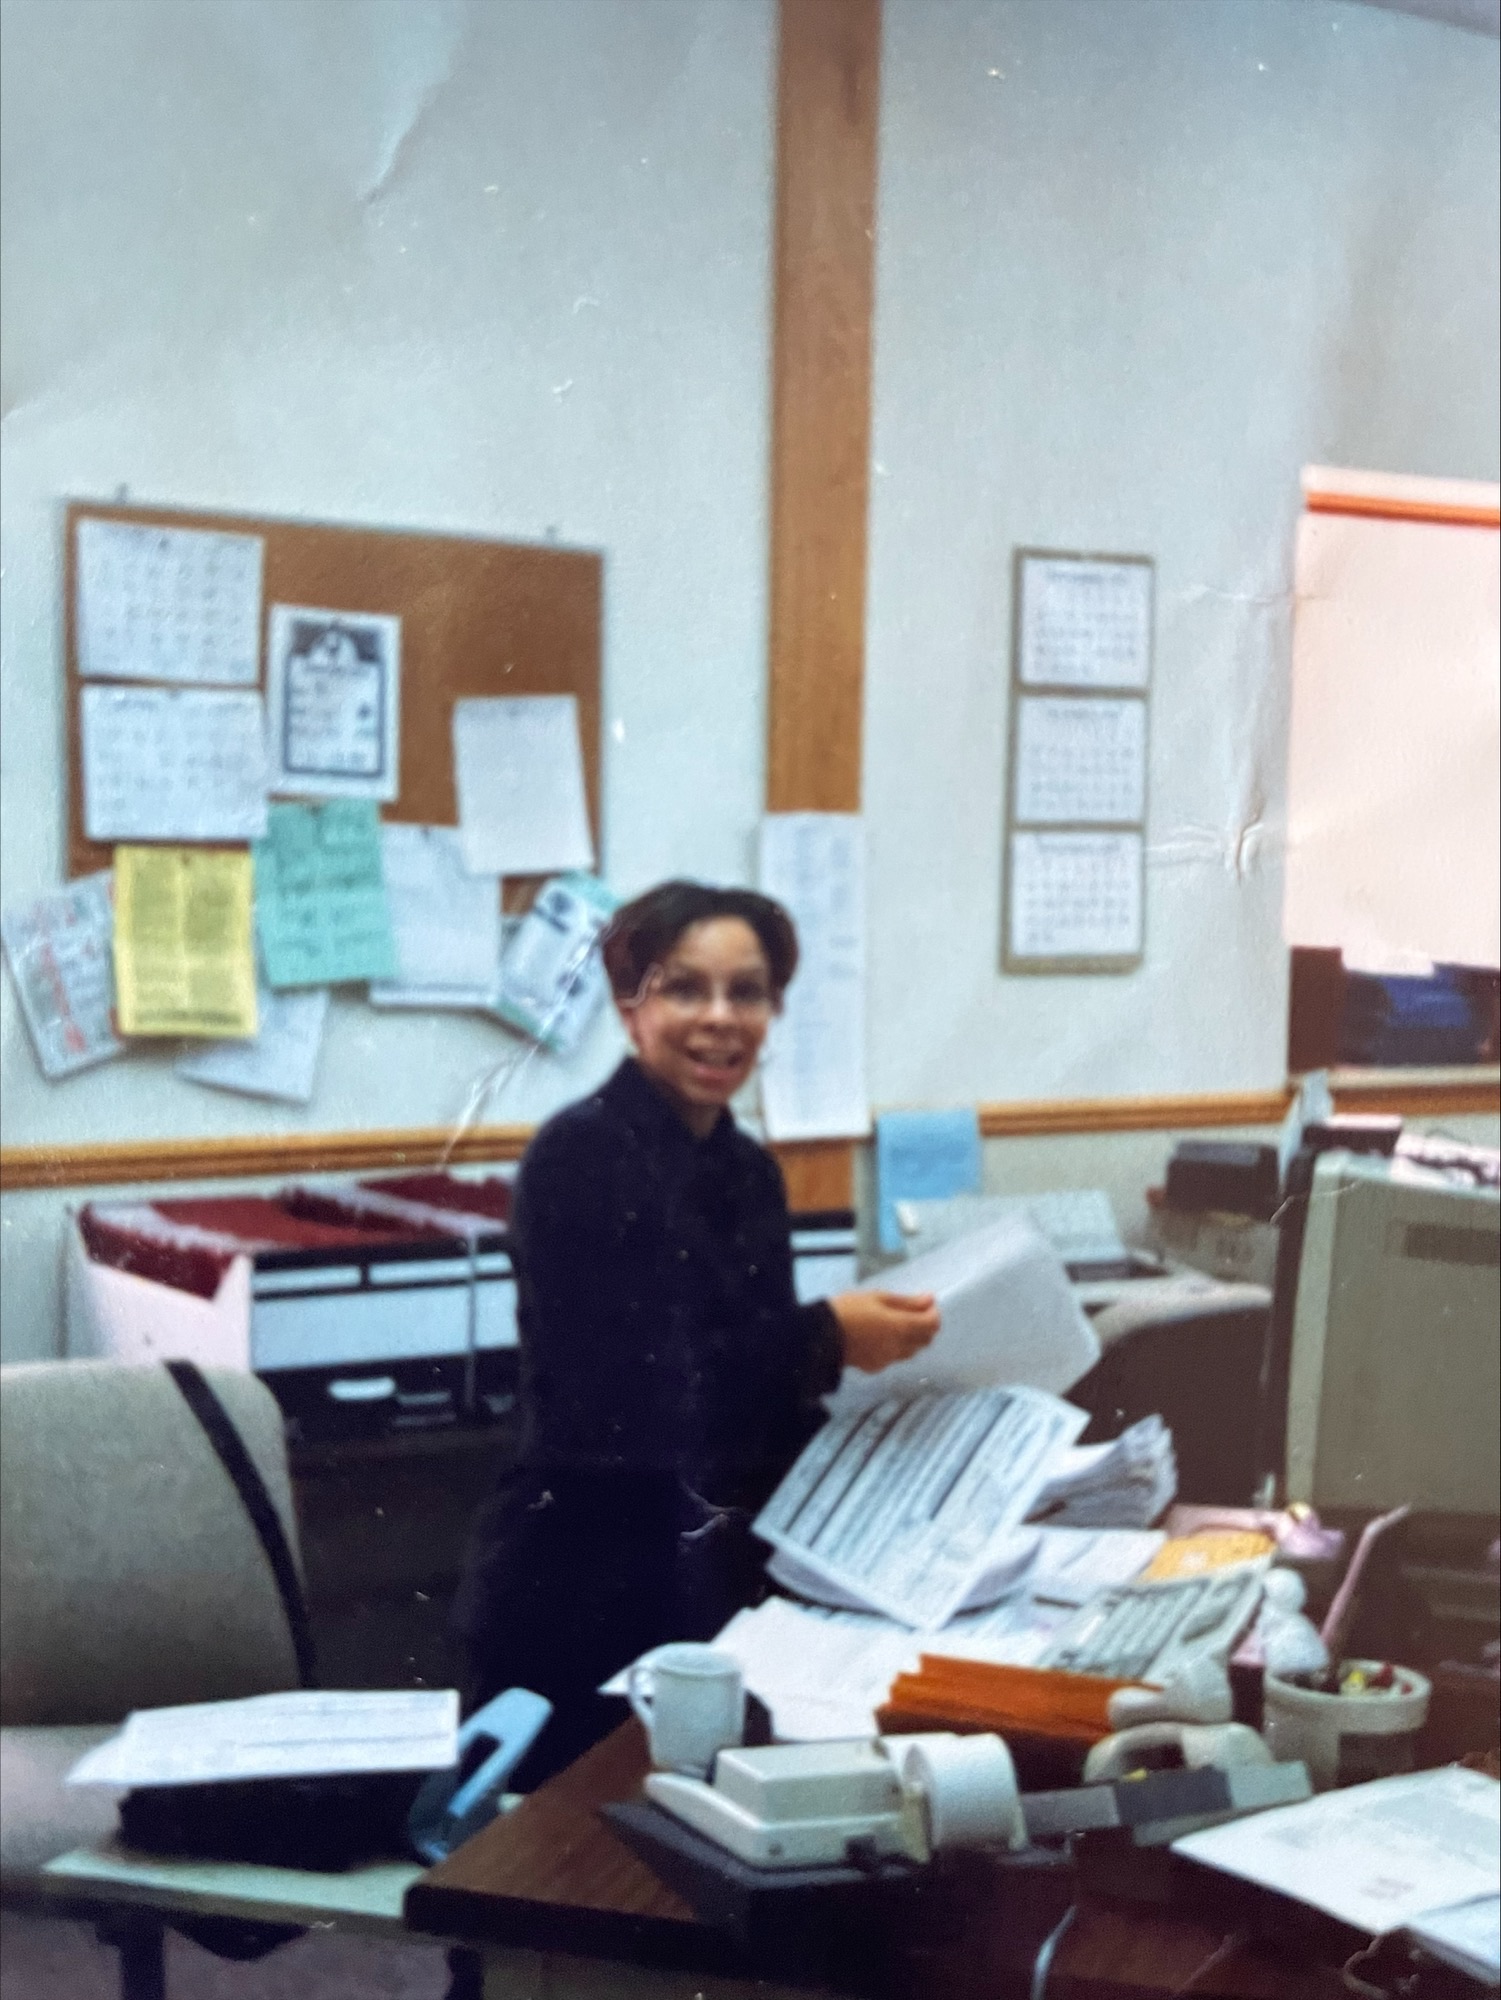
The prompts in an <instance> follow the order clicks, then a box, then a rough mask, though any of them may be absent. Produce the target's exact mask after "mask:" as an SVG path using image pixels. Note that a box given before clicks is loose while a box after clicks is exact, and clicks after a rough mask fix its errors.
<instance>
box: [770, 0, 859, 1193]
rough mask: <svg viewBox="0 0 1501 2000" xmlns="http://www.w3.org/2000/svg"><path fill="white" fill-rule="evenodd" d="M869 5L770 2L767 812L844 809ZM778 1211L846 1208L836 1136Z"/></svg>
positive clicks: (853, 805) (850, 710)
mask: <svg viewBox="0 0 1501 2000" xmlns="http://www.w3.org/2000/svg"><path fill="white" fill-rule="evenodd" d="M880 55H881V5H880V0H781V6H780V21H779V46H778V62H777V186H776V249H775V304H774V318H773V333H772V357H773V358H772V391H771V412H772V419H771V422H772V434H771V552H770V578H769V596H770V614H769V626H770V630H769V660H768V668H767V750H766V809H767V811H768V812H858V811H859V810H860V759H861V725H862V721H863V717H864V709H865V534H866V509H867V501H868V494H869V483H870V355H871V315H872V308H873V301H874V289H875V287H874V272H875V224H876V140H877V124H878V118H879V83H880ZM777 1157H778V1159H779V1160H780V1161H781V1164H782V1171H783V1174H784V1175H785V1177H786V1180H787V1192H788V1196H789V1199H790V1200H791V1202H792V1205H793V1207H794V1208H795V1209H805V1210H807V1209H819V1208H848V1207H852V1206H853V1204H854V1149H853V1147H852V1146H851V1145H850V1144H849V1143H848V1142H847V1141H843V1140H840V1141H832V1140H831V1141H821V1142H819V1143H817V1144H813V1145H802V1146H782V1147H778V1148H777Z"/></svg>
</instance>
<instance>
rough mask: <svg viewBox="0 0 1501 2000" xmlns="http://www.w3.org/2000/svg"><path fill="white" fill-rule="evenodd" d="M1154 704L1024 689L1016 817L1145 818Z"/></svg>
mask: <svg viewBox="0 0 1501 2000" xmlns="http://www.w3.org/2000/svg"><path fill="white" fill-rule="evenodd" d="M1146 807H1147V705H1146V702H1145V701H1144V700H1141V699H1139V698H1132V697H1129V696H1128V697H1125V698H1123V699H1121V700H1114V699H1104V698H1098V697H1087V696H1082V695H1078V696H1069V695H1041V694H1031V695H1023V696H1021V698H1020V699H1019V701H1018V702H1017V714H1016V792H1015V797H1014V800H1013V802H1012V813H1013V816H1014V817H1015V818H1016V819H1017V820H1018V821H1019V822H1024V823H1026V824H1030V825H1034V826H1069V825H1074V826H1118V825H1120V824H1122V823H1123V822H1127V821H1140V820H1142V819H1144V818H1145V817H1146Z"/></svg>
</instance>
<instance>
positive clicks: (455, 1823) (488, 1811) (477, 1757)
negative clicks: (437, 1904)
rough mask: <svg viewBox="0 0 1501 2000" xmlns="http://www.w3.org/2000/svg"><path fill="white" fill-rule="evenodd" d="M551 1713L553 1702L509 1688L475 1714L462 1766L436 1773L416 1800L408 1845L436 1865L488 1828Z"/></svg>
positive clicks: (464, 1732)
mask: <svg viewBox="0 0 1501 2000" xmlns="http://www.w3.org/2000/svg"><path fill="white" fill-rule="evenodd" d="M551 1714H552V1703H551V1702H550V1701H546V1700H544V1699H543V1697H542V1696H541V1695H540V1694H532V1693H531V1692H530V1690H529V1689H527V1688H507V1689H506V1691H505V1693H504V1694H498V1695H496V1697H495V1699H494V1700H493V1701H488V1702H486V1704H485V1706H484V1707H483V1708H480V1709H476V1710H475V1712H474V1714H473V1715H471V1716H470V1718H469V1720H468V1721H467V1722H466V1723H465V1724H464V1725H463V1727H462V1728H461V1729H460V1731H459V1758H458V1762H457V1763H456V1764H455V1765H453V1766H452V1767H451V1769H449V1770H447V1771H434V1772H433V1773H432V1775H431V1776H430V1777H429V1778H427V1779H426V1780H425V1781H424V1783H423V1786H422V1789H421V1790H420V1791H419V1792H418V1794H417V1796H416V1798H415V1799H414V1800H413V1801H412V1807H411V1811H410V1812H409V1813H408V1815H407V1840H408V1842H409V1844H410V1846H411V1848H412V1851H413V1853H415V1854H417V1855H418V1856H419V1857H420V1858H421V1859H422V1860H423V1861H426V1862H427V1863H428V1864H429V1865H430V1866H431V1865H432V1864H433V1863H435V1862H438V1861H441V1860H443V1858H444V1857H445V1856H446V1855H449V1854H451V1853H452V1852H453V1850H454V1849H455V1848H456V1847H459V1846H461V1845H462V1844H463V1842H464V1841H466V1840H468V1838H469V1837H470V1835H471V1834H475V1833H478V1832H479V1830H480V1828H481V1827H482V1826H488V1825H489V1823H490V1821H491V1820H492V1819H494V1817H495V1815H496V1813H498V1812H499V1811H500V1803H501V1799H502V1798H503V1796H504V1794H505V1784H506V1780H507V1778H509V1777H510V1775H511V1773H512V1772H513V1771H514V1770H515V1769H516V1766H517V1765H518V1764H519V1763H520V1762H521V1760H522V1758H523V1757H524V1756H525V1755H526V1753H527V1751H528V1750H530V1749H531V1747H532V1745H533V1743H535V1742H536V1740H537V1737H538V1734H539V1733H540V1731H541V1729H542V1726H543V1724H544V1723H545V1722H546V1721H547V1719H548V1717H549V1716H550V1715H551Z"/></svg>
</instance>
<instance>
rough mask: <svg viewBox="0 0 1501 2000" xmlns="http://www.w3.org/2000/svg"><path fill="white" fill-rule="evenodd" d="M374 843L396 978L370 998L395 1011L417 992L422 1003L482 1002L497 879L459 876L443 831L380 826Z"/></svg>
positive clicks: (460, 855)
mask: <svg viewBox="0 0 1501 2000" xmlns="http://www.w3.org/2000/svg"><path fill="white" fill-rule="evenodd" d="M380 842H381V868H382V871H383V873H384V876H385V884H386V897H387V901H388V903H389V905H390V911H391V931H392V935H393V937H394V939H395V942H396V964H397V976H396V979H395V981H393V982H388V983H385V984H383V986H382V989H381V991H380V992H378V993H373V994H372V995H371V998H372V999H373V1000H374V1001H375V1002H376V1004H377V1005H384V1006H400V1005H402V1004H404V1001H405V998H406V995H407V994H408V993H410V992H413V991H417V992H420V993H421V994H422V996H423V998H422V1000H421V1001H420V1002H419V1003H418V1004H421V1005H425V1006H435V1005H436V1006H444V1005H446V1006H451V1007H483V1006H486V1005H488V1003H489V1001H490V998H491V996H492V994H493V993H494V990H495V979H496V973H497V971H498V969H499V966H500V881H499V878H498V877H497V876H494V875H471V874H469V873H468V872H467V871H466V869H465V867H464V850H463V845H462V842H461V841H460V839H459V835H458V833H457V831H456V830H455V829H454V828H453V827H451V826H395V825H386V826H382V828H381V830H380ZM434 995H438V996H446V997H438V998H434V997H433V996H434Z"/></svg>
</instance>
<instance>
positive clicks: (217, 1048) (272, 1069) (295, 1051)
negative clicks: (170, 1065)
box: [174, 981, 328, 1104]
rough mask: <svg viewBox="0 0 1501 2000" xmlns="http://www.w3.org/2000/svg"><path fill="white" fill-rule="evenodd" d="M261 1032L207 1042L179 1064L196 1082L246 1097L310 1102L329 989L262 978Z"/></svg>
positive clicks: (258, 987) (258, 1015)
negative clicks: (282, 985)
mask: <svg viewBox="0 0 1501 2000" xmlns="http://www.w3.org/2000/svg"><path fill="white" fill-rule="evenodd" d="M255 1012H256V1020H257V1022H258V1023H259V1028H258V1031H257V1032H256V1033H255V1034H254V1035H251V1036H247V1037H246V1038H245V1039H243V1040H240V1041H228V1042H205V1043H202V1044H201V1045H200V1046H198V1047H197V1048H195V1049H194V1050H193V1052H192V1054H191V1055H185V1056H181V1057H179V1059H178V1061H177V1062H176V1063H175V1064H174V1068H175V1069H176V1071H177V1074H178V1075H179V1076H185V1077H186V1078H187V1079H188V1081H189V1082H190V1083H207V1084H211V1085H212V1086H213V1087H214V1088H215V1089H216V1090H237V1091H240V1092H241V1093H243V1095H245V1096H246V1097H272V1098H279V1099H280V1100H281V1101H282V1102H283V1103H286V1104H306V1103H307V1102H308V1101H309V1100H310V1099H311V1097H312V1095H313V1079H314V1077H315V1076H316V1074H317V1069H318V1053H319V1051H320V1049H321V1048H322V1047H323V1024H324V1019H325V1017H326V1015H327V1013H328V988H327V987H326V986H311V987H306V988H303V989H300V990H297V989H294V990H289V991H286V992H281V993H278V992H275V991H273V990H272V988H271V987H269V986H267V985H265V984H264V983H263V982H260V981H257V983H256V995H255Z"/></svg>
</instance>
